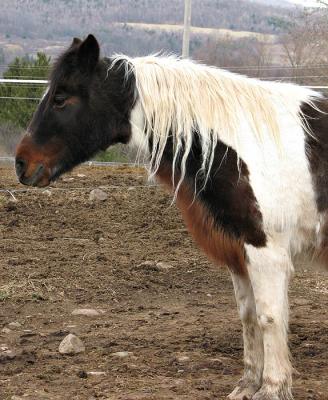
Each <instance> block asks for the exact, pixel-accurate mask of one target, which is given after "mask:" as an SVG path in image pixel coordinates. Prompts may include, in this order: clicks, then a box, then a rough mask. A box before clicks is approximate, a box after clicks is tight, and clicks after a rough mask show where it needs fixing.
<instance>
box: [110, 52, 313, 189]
mask: <svg viewBox="0 0 328 400" xmlns="http://www.w3.org/2000/svg"><path fill="white" fill-rule="evenodd" d="M118 61H123V62H125V67H126V74H129V73H131V72H133V73H134V75H135V79H136V89H137V93H136V99H137V101H140V105H141V109H142V113H143V118H144V127H143V135H144V140H145V142H147V143H148V141H149V139H151V143H152V146H151V147H152V149H151V154H150V174H151V175H153V174H155V173H156V171H157V170H158V168H159V165H160V162H161V159H162V155H163V151H164V149H165V145H166V143H167V140H168V138H169V137H172V141H173V148H174V160H173V166H172V168H173V171H174V170H175V167H176V163H177V160H178V159H179V167H180V180H179V182H178V184H177V185H176V192H177V190H178V188H179V186H180V184H181V182H182V181H183V178H184V176H185V167H186V160H187V158H188V155H189V153H190V151H191V147H192V141H193V135H198V136H199V142H200V143H201V147H202V166H201V170H200V171H199V172H201V173H202V174H203V176H204V178H205V179H204V184H205V183H206V181H207V178H208V175H209V172H210V169H211V166H212V162H213V158H214V151H215V148H216V145H217V143H218V141H219V140H220V138H222V137H226V136H227V135H228V136H230V137H231V138H232V142H233V143H234V147H235V148H236V149H238V147H239V141H240V139H241V133H242V132H241V126H245V123H246V124H247V125H248V127H249V128H250V129H251V130H252V131H253V133H254V135H255V136H256V138H257V139H258V141H259V142H261V141H263V140H267V139H268V138H269V139H271V140H272V143H273V145H276V146H277V147H279V143H280V138H281V134H282V132H281V129H280V126H279V115H278V114H279V110H280V112H281V107H284V109H285V110H286V111H287V113H289V114H290V116H291V117H292V118H293V119H294V120H295V121H296V122H297V123H298V124H300V125H302V126H303V125H304V122H303V120H304V118H302V115H301V111H300V105H301V103H308V104H310V105H313V101H312V100H313V99H314V98H315V97H317V96H318V94H316V93H315V92H313V91H310V90H309V89H305V88H302V87H300V86H297V85H293V84H285V83H276V82H264V81H260V80H257V79H251V78H247V77H244V76H241V75H238V74H234V73H231V72H229V71H226V70H223V69H219V68H215V67H209V66H206V65H202V64H198V63H195V62H193V61H191V60H184V59H177V58H176V57H174V56H168V57H164V56H147V57H138V58H129V57H127V56H123V55H117V56H115V57H114V59H113V64H112V66H113V65H115V64H116V63H117V62H118ZM314 107H315V106H314ZM242 124H243V125H242ZM303 128H305V130H306V131H307V130H308V128H307V127H306V126H305V127H304V126H303ZM285 134H288V132H285ZM172 176H173V179H174V173H173V174H172Z"/></svg>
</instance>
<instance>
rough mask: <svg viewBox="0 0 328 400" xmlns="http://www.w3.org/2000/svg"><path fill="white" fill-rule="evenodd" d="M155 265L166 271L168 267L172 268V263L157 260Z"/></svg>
mask: <svg viewBox="0 0 328 400" xmlns="http://www.w3.org/2000/svg"><path fill="white" fill-rule="evenodd" d="M156 267H157V268H158V269H159V270H162V271H168V270H169V269H172V268H173V265H171V264H169V263H166V262H158V263H156Z"/></svg>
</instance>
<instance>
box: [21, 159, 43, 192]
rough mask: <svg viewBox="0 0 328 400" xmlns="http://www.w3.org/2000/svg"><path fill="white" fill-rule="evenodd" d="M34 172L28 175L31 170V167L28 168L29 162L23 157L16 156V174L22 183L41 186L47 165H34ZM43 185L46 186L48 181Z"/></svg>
mask: <svg viewBox="0 0 328 400" xmlns="http://www.w3.org/2000/svg"><path fill="white" fill-rule="evenodd" d="M33 167H34V168H32V172H31V173H30V174H29V175H27V171H28V170H31V168H28V163H27V161H25V160H23V159H21V158H16V162H15V168H16V175H17V177H18V179H19V182H20V183H22V184H23V185H28V186H39V185H40V181H41V180H43V179H42V178H43V174H44V170H45V167H44V165H43V164H41V163H38V164H36V165H35V166H33ZM42 186H46V182H44V184H43V185H42Z"/></svg>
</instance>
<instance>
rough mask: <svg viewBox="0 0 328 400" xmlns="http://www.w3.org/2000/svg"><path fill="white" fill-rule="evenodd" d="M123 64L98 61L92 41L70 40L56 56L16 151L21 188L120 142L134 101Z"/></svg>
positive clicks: (90, 38)
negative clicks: (45, 84)
mask: <svg viewBox="0 0 328 400" xmlns="http://www.w3.org/2000/svg"><path fill="white" fill-rule="evenodd" d="M125 68H126V65H123V64H122V63H119V62H118V63H116V64H115V65H112V64H111V60H109V59H100V58H99V45H98V42H97V40H96V39H95V37H94V36H92V35H89V36H88V37H87V38H86V39H85V40H84V41H81V40H80V39H74V40H73V42H72V44H71V46H70V47H69V48H68V49H67V50H66V51H65V52H64V53H63V54H62V55H61V56H60V57H59V59H58V60H57V62H56V63H55V65H54V67H53V70H52V73H51V75H50V81H49V87H48V89H47V91H46V93H45V95H44V96H43V98H42V100H41V102H40V104H39V106H38V108H37V110H36V112H35V114H34V116H33V119H32V121H31V123H30V125H29V127H28V131H27V134H26V135H25V137H24V138H23V139H22V141H21V142H20V144H19V145H18V147H17V152H16V173H17V176H18V178H19V180H20V182H21V183H23V184H26V185H33V186H39V187H42V186H46V185H48V184H49V183H50V182H51V181H52V180H54V179H56V178H57V177H58V176H59V175H61V174H62V173H63V172H66V171H68V170H70V169H71V168H73V167H74V166H75V165H77V164H79V163H81V162H83V161H86V160H88V159H89V158H90V157H91V156H92V155H94V154H95V153H97V152H98V151H100V150H104V149H106V148H107V147H108V146H109V145H111V144H114V143H118V142H122V143H125V142H127V141H128V140H129V138H130V136H131V127H130V122H129V117H130V111H131V108H132V106H133V102H134V77H133V74H130V75H129V76H128V79H127V75H126V70H125Z"/></svg>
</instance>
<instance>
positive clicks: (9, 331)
mask: <svg viewBox="0 0 328 400" xmlns="http://www.w3.org/2000/svg"><path fill="white" fill-rule="evenodd" d="M1 332H2V333H6V334H7V333H11V332H12V331H11V329H9V328H3V329H2V330H1Z"/></svg>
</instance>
